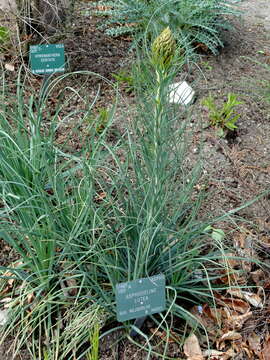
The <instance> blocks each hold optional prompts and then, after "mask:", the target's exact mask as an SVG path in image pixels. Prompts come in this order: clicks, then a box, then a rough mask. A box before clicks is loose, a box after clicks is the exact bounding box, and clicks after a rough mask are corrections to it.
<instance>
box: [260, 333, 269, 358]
mask: <svg viewBox="0 0 270 360" xmlns="http://www.w3.org/2000/svg"><path fill="white" fill-rule="evenodd" d="M261 355H262V360H270V336H269V334H268V336H267V338H266V340H265V342H264V345H263V350H262V353H261Z"/></svg>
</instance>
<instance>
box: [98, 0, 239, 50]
mask: <svg viewBox="0 0 270 360" xmlns="http://www.w3.org/2000/svg"><path fill="white" fill-rule="evenodd" d="M235 2H237V1H231V0H228V1H221V0H193V1H191V0H177V1H176V0H169V1H167V0H166V1H165V0H158V1H157V0H121V1H120V0H116V1H108V2H104V3H102V5H104V6H105V10H102V11H101V10H100V11H97V12H96V14H98V15H101V16H107V18H106V20H105V21H104V20H103V21H102V25H101V28H105V29H106V33H107V34H109V35H112V36H119V35H122V34H126V33H131V34H133V35H134V36H135V38H136V39H138V38H139V39H140V38H142V37H143V36H144V34H145V33H147V36H150V38H152V37H153V36H156V34H159V33H160V32H161V31H162V30H163V29H164V28H165V27H167V26H169V27H170V29H171V30H172V31H173V33H174V36H175V37H176V38H177V40H178V42H179V45H180V46H181V47H183V48H184V50H185V53H186V54H187V55H189V54H190V53H191V52H193V49H194V48H195V47H196V46H197V45H198V44H204V45H205V46H206V47H207V48H208V49H209V50H210V51H211V52H212V53H214V54H217V52H218V48H219V47H222V46H223V42H222V39H221V37H220V31H221V30H223V29H230V28H231V25H230V23H229V22H228V21H227V19H225V17H227V15H239V12H238V11H236V10H235V8H234V7H232V6H231V5H232V3H233V4H234V5H235ZM99 5H101V3H99Z"/></svg>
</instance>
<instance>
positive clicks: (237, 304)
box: [215, 294, 250, 314]
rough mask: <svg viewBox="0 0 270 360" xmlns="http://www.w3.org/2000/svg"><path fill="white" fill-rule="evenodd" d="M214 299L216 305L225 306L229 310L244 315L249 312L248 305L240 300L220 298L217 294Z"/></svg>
mask: <svg viewBox="0 0 270 360" xmlns="http://www.w3.org/2000/svg"><path fill="white" fill-rule="evenodd" d="M215 298H216V302H217V303H218V304H220V305H222V306H227V307H229V308H230V309H232V310H235V311H239V312H240V313H242V314H245V313H247V312H248V311H249V310H250V306H249V304H248V303H247V302H246V301H243V300H242V299H233V298H226V297H225V296H221V295H219V294H216V296H215Z"/></svg>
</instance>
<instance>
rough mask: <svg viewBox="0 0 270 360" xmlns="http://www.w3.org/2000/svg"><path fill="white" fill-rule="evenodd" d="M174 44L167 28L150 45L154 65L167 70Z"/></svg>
mask: <svg viewBox="0 0 270 360" xmlns="http://www.w3.org/2000/svg"><path fill="white" fill-rule="evenodd" d="M175 49H176V42H175V39H174V37H173V34H172V32H171V30H170V28H169V27H166V29H164V30H163V31H162V33H161V34H160V35H159V36H158V37H157V38H156V39H155V40H154V42H153V44H152V61H153V63H154V64H155V65H159V66H161V67H163V68H168V67H169V66H170V64H171V61H172V59H173V57H174V54H175Z"/></svg>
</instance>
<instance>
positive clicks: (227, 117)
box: [202, 93, 242, 136]
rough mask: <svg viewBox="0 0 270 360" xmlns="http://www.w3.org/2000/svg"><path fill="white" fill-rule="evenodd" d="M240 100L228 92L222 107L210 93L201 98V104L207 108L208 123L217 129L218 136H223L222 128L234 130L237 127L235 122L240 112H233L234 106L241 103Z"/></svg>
mask: <svg viewBox="0 0 270 360" xmlns="http://www.w3.org/2000/svg"><path fill="white" fill-rule="evenodd" d="M241 104H242V102H241V101H239V100H237V96H236V95H235V94H233V93H229V94H228V97H227V101H226V102H225V103H224V105H223V106H222V107H218V106H217V105H216V104H215V100H214V98H213V96H212V95H209V96H208V97H207V98H205V99H203V100H202V105H204V106H206V107H207V108H208V110H209V119H210V125H211V126H214V127H216V128H217V129H218V133H219V135H220V136H224V130H226V129H227V130H229V131H234V130H235V129H237V125H236V122H237V120H238V119H239V117H240V114H236V113H235V107H236V106H237V105H241Z"/></svg>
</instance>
